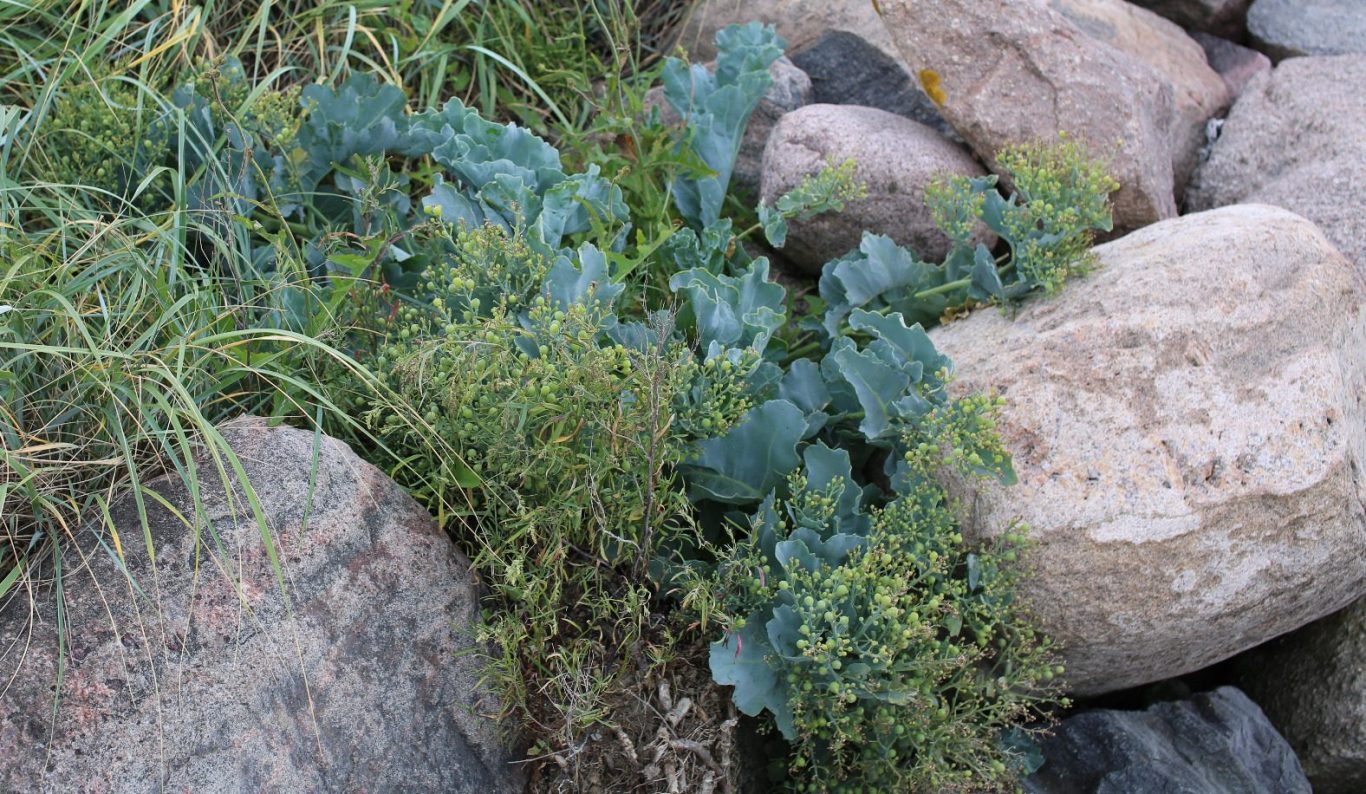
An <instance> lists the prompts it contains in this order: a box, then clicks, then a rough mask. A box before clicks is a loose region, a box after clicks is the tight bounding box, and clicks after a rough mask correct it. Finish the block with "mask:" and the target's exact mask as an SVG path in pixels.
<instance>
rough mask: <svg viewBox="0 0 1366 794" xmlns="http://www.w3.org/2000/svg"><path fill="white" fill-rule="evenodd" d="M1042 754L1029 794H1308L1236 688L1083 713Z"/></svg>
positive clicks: (1285, 751)
mask: <svg viewBox="0 0 1366 794" xmlns="http://www.w3.org/2000/svg"><path fill="white" fill-rule="evenodd" d="M1043 753H1044V765H1043V767H1042V768H1041V769H1039V771H1038V772H1036V773H1034V775H1032V776H1031V777H1029V778H1027V779H1026V780H1025V781H1024V790H1025V791H1026V792H1027V793H1028V794H1158V793H1159V792H1162V793H1163V794H1310V789H1309V781H1308V780H1306V779H1305V776H1304V770H1303V769H1301V767H1300V764H1299V761H1298V760H1297V759H1296V758H1295V753H1294V752H1292V751H1291V749H1290V745H1288V744H1286V741H1285V739H1284V738H1282V737H1281V735H1280V734H1278V733H1276V729H1275V728H1273V727H1272V726H1271V724H1270V723H1269V722H1267V719H1266V716H1265V715H1263V714H1262V712H1261V710H1260V709H1258V708H1257V704H1256V703H1253V702H1252V701H1251V700H1248V698H1247V696H1246V695H1244V694H1243V693H1242V692H1239V691H1238V690H1237V689H1234V688H1233V687H1221V688H1219V689H1216V690H1215V691H1213V692H1205V693H1201V694H1198V695H1196V696H1194V697H1192V698H1190V699H1189V700H1182V701H1175V702H1168V703H1158V704H1156V705H1154V706H1152V707H1150V708H1148V709H1146V710H1144V711H1116V710H1111V709H1104V710H1097V711H1085V712H1082V713H1080V714H1077V715H1075V716H1072V717H1068V718H1067V719H1065V720H1063V721H1062V724H1061V725H1059V726H1058V727H1057V729H1056V731H1055V732H1054V735H1053V736H1052V737H1050V738H1049V739H1047V740H1046V741H1044V742H1043ZM1359 790H1360V789H1358V791H1359Z"/></svg>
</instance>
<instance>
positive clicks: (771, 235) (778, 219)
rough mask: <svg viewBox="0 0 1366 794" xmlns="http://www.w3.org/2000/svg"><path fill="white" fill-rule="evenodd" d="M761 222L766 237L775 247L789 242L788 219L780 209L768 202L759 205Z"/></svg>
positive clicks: (780, 246)
mask: <svg viewBox="0 0 1366 794" xmlns="http://www.w3.org/2000/svg"><path fill="white" fill-rule="evenodd" d="M759 223H760V224H762V225H763V228H764V237H765V238H766V239H767V240H768V244H769V245H771V246H773V247H774V248H782V247H783V246H784V245H786V244H787V219H786V218H784V217H783V214H782V213H781V212H779V211H778V210H776V209H774V208H773V207H770V206H769V205H767V204H760V205H759Z"/></svg>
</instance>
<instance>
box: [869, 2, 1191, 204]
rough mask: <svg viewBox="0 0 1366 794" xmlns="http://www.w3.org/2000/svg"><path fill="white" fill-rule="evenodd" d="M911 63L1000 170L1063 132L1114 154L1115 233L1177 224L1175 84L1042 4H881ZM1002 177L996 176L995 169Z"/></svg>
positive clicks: (955, 121)
mask: <svg viewBox="0 0 1366 794" xmlns="http://www.w3.org/2000/svg"><path fill="white" fill-rule="evenodd" d="M880 5H881V8H882V12H883V21H884V22H885V23H886V26H887V29H888V31H889V32H890V33H891V35H892V39H893V40H894V41H895V42H896V44H897V46H898V48H899V49H900V50H901V54H902V56H903V57H904V58H905V60H906V62H907V63H908V64H910V66H911V67H912V69H913V70H914V71H915V73H916V74H918V75H921V77H922V80H924V79H928V80H931V81H933V82H935V83H936V85H935V89H936V90H935V91H932V92H930V93H931V96H937V97H938V99H939V101H940V111H941V113H942V114H943V116H944V118H945V119H947V120H948V122H949V123H950V124H952V125H953V128H954V129H956V130H957V131H958V133H959V134H960V135H962V136H963V138H964V140H966V141H967V142H968V144H969V145H970V146H971V147H972V148H973V150H974V151H975V152H976V153H977V154H978V155H980V156H982V157H984V158H986V159H987V160H988V165H990V166H994V161H993V160H992V158H994V157H995V156H996V154H997V152H999V151H1000V150H1001V149H1002V148H1004V147H1006V146H1009V145H1011V144H1016V143H1022V142H1029V141H1032V140H1036V139H1041V138H1042V139H1050V138H1052V137H1054V136H1056V135H1057V133H1058V132H1060V131H1066V132H1069V133H1071V134H1073V135H1075V136H1077V137H1079V138H1081V139H1082V140H1085V141H1086V142H1087V143H1089V144H1090V145H1091V147H1092V148H1093V149H1095V150H1096V151H1097V152H1098V153H1101V154H1104V155H1108V159H1109V161H1110V167H1111V173H1112V174H1113V175H1114V177H1115V178H1116V179H1118V180H1119V183H1120V189H1119V191H1118V192H1117V193H1116V194H1115V196H1114V207H1115V226H1116V228H1117V229H1118V230H1120V231H1127V230H1131V229H1136V228H1139V227H1141V226H1145V225H1147V224H1149V223H1153V222H1155V221H1158V220H1161V219H1163V218H1170V217H1172V216H1173V215H1175V214H1176V201H1175V198H1174V195H1173V188H1174V181H1173V174H1172V160H1173V157H1172V146H1171V140H1170V138H1171V133H1170V130H1171V128H1172V124H1173V120H1174V118H1176V117H1175V115H1174V106H1173V101H1174V100H1173V94H1172V88H1171V86H1170V85H1169V83H1168V82H1167V81H1166V80H1164V79H1163V78H1162V77H1161V75H1159V74H1158V73H1157V72H1155V71H1154V70H1153V69H1152V68H1151V67H1149V66H1148V65H1147V64H1145V63H1143V62H1142V61H1141V60H1139V59H1137V58H1134V57H1133V56H1131V55H1128V54H1126V53H1123V52H1121V51H1119V50H1117V49H1115V48H1114V47H1111V46H1109V45H1107V44H1105V43H1104V42H1101V41H1098V40H1096V39H1095V38H1093V37H1091V36H1089V35H1088V34H1086V33H1085V32H1083V31H1082V30H1081V29H1080V28H1078V27H1077V26H1076V25H1075V24H1074V23H1073V22H1071V21H1070V20H1068V19H1067V17H1065V16H1064V15H1063V14H1061V13H1060V12H1058V11H1055V10H1053V9H1052V8H1050V7H1049V6H1048V4H1047V3H1046V2H1045V0H881V3H880ZM993 170H995V169H994V168H993Z"/></svg>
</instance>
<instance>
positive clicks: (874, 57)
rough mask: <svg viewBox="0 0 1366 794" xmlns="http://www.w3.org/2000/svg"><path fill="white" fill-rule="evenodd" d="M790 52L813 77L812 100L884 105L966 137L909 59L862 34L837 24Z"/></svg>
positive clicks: (949, 134)
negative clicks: (925, 86)
mask: <svg viewBox="0 0 1366 794" xmlns="http://www.w3.org/2000/svg"><path fill="white" fill-rule="evenodd" d="M791 57H792V62H793V63H795V64H796V65H797V66H798V67H799V68H800V69H801V70H802V71H803V72H806V74H807V76H808V77H810V78H811V102H812V104H818V105H862V106H863V107H870V108H877V109H878V110H885V111H887V112H888V113H895V114H897V115H898V116H905V117H906V118H908V119H911V120H912V121H918V122H920V123H921V124H924V125H925V126H927V127H933V128H934V129H936V130H938V131H939V132H940V133H942V134H944V135H945V136H947V137H948V138H950V139H951V140H953V141H956V142H958V143H962V142H963V139H962V138H960V137H959V136H958V133H956V132H954V130H953V127H951V126H949V123H948V122H947V121H945V120H944V117H943V116H941V115H939V111H938V110H936V109H935V107H934V103H933V102H931V101H930V98H929V97H927V96H925V92H924V91H921V90H920V86H919V85H917V83H916V81H915V79H914V78H913V77H912V76H911V74H910V73H909V72H908V71H907V70H906V65H905V64H904V63H902V62H901V61H900V60H897V59H894V58H892V56H890V55H888V54H887V53H885V52H883V51H882V50H880V49H878V48H877V47H875V46H873V45H872V44H870V43H868V42H867V41H866V40H864V39H863V37H861V36H858V35H856V34H853V33H850V32H848V31H844V30H832V31H829V32H827V33H826V34H825V35H823V36H821V37H820V38H819V39H817V40H815V41H814V42H812V43H810V44H808V45H807V46H805V47H803V48H802V49H800V50H798V51H796V52H794V53H792V56H791Z"/></svg>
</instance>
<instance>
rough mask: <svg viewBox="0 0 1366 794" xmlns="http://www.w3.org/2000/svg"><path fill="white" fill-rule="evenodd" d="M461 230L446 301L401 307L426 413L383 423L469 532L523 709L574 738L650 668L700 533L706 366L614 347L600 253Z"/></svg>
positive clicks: (433, 294)
mask: <svg viewBox="0 0 1366 794" xmlns="http://www.w3.org/2000/svg"><path fill="white" fill-rule="evenodd" d="M443 229H444V230H445V231H446V233H448V235H449V237H448V239H449V241H450V243H451V244H452V245H453V246H454V248H455V256H454V258H453V259H451V260H448V261H446V262H443V263H442V264H440V265H437V266H434V267H432V268H430V269H429V270H427V271H425V272H424V273H423V279H424V280H423V282H422V283H421V289H422V290H423V293H422V294H423V295H424V296H425V297H428V300H427V301H426V305H414V306H400V307H399V308H397V309H396V310H395V311H393V312H392V315H391V317H392V319H391V320H389V321H388V323H387V334H386V341H385V342H384V344H383V345H381V346H380V348H379V350H378V358H377V359H376V365H377V366H378V367H380V369H381V379H382V382H384V383H385V384H386V385H388V386H389V387H391V388H392V389H393V390H394V392H395V394H396V395H397V397H398V398H399V399H400V400H402V401H403V402H405V403H406V404H408V405H411V406H413V407H414V409H415V410H416V412H417V413H418V415H419V416H420V417H421V419H420V421H419V422H418V423H417V424H416V425H410V424H409V423H408V422H406V421H404V420H403V419H401V418H399V417H396V416H394V415H393V414H392V413H391V412H389V411H387V410H386V409H384V408H383V407H382V406H381V407H380V408H377V409H375V410H374V411H373V412H372V413H370V414H369V415H368V420H369V421H370V422H371V424H372V426H373V427H374V429H375V432H376V434H377V435H378V436H379V437H381V438H382V439H384V441H385V442H386V443H387V444H388V445H389V446H390V447H391V448H393V449H395V450H397V451H399V452H400V454H401V455H402V459H401V460H399V461H393V462H391V465H390V466H389V468H390V470H391V471H392V472H394V474H395V476H397V477H398V479H399V480H400V481H401V482H405V483H406V484H408V485H410V486H411V487H412V489H413V491H414V493H416V494H418V495H419V496H423V497H425V498H426V500H427V501H428V503H429V504H430V505H432V506H433V509H434V512H436V513H437V515H438V516H439V517H440V518H441V519H442V520H443V521H444V522H446V523H447V524H449V525H451V526H460V527H462V530H461V531H460V533H459V534H460V535H461V536H462V537H465V538H467V543H468V546H469V548H470V553H471V557H472V560H473V562H474V565H475V568H476V570H477V571H479V573H480V576H481V579H482V580H483V581H484V583H485V584H486V586H488V588H489V589H490V594H491V600H490V601H489V608H488V609H487V611H486V613H485V623H484V626H483V627H482V629H481V636H482V637H483V638H484V639H485V640H487V641H491V642H492V643H493V644H494V645H495V646H496V648H497V652H496V653H495V654H494V656H493V664H492V667H491V670H492V672H493V673H494V681H495V683H496V684H497V685H498V687H499V689H501V690H502V692H503V694H504V704H505V706H506V708H508V709H509V710H510V711H512V712H514V713H516V714H518V715H519V716H520V717H521V718H522V719H523V720H524V721H526V722H529V723H531V724H535V725H538V726H539V730H538V731H537V732H536V733H537V735H538V738H540V740H541V741H550V742H559V743H561V744H562V745H565V746H567V745H568V744H569V743H570V742H572V741H573V740H575V739H576V738H577V736H579V735H580V734H581V733H582V732H583V731H585V730H587V729H588V728H590V727H592V726H593V725H595V724H598V723H600V722H601V721H602V720H603V719H604V718H605V715H604V714H603V703H604V702H605V701H604V698H605V697H606V696H607V695H609V694H611V693H612V692H615V691H618V690H619V689H620V687H619V686H614V684H615V682H616V681H617V680H618V679H620V678H621V677H622V676H623V675H634V674H636V672H637V671H636V670H635V668H634V667H633V666H631V665H627V664H623V660H625V659H631V658H636V657H637V656H638V655H639V649H640V645H641V644H642V643H644V642H646V641H647V639H649V638H647V636H646V635H647V633H648V632H647V628H648V623H649V620H648V619H649V616H650V614H651V609H650V602H651V599H652V590H651V588H649V586H648V584H649V582H648V578H647V577H646V575H645V574H646V570H647V566H648V564H649V562H650V560H651V559H652V558H653V557H654V556H655V555H656V554H657V553H658V550H659V548H660V547H661V545H662V544H667V543H670V542H672V541H673V539H674V538H675V536H677V535H678V534H679V533H680V532H686V531H687V529H688V523H687V513H688V509H687V503H686V500H685V499H684V498H683V495H682V493H681V492H680V491H679V489H677V488H676V487H674V486H673V481H672V479H673V474H672V472H671V470H670V465H671V463H672V461H674V460H676V459H677V457H678V450H677V448H678V445H679V444H680V443H681V441H680V430H679V429H678V428H676V427H671V419H672V417H673V415H674V410H675V409H674V404H675V401H676V399H677V395H678V394H679V393H680V392H681V391H682V390H683V388H684V387H685V385H686V384H687V382H688V381H689V379H690V377H691V374H692V365H691V363H690V360H689V359H688V358H687V357H686V356H685V355H682V354H683V352H684V351H682V350H680V349H679V348H677V347H676V346H674V345H671V344H665V343H661V344H659V345H658V346H654V347H650V348H647V349H640V350H630V349H627V348H626V347H624V346H621V345H612V344H603V343H602V337H603V332H604V330H605V329H607V328H610V327H611V326H612V325H613V323H614V316H613V314H612V301H613V299H614V298H615V297H616V295H617V294H619V293H620V287H619V286H617V285H613V284H612V283H611V282H610V280H609V278H608V274H607V270H606V262H605V259H604V258H603V257H602V255H601V253H600V252H599V251H597V249H595V248H593V247H591V246H589V245H585V246H583V247H582V248H580V249H579V250H578V251H577V252H576V253H575V256H574V257H573V259H574V262H571V260H570V259H567V258H564V257H560V258H557V259H555V260H554V261H553V262H552V260H551V258H550V257H549V256H548V255H547V254H545V253H543V252H537V251H536V250H535V249H534V248H533V247H532V246H531V245H529V244H528V242H527V241H526V239H525V238H523V237H521V236H520V233H518V232H513V233H509V232H507V231H504V230H503V229H501V228H498V227H496V226H488V225H486V226H482V227H478V228H475V229H470V230H465V231H459V227H458V226H457V225H455V224H443ZM576 265H577V266H576ZM491 287H492V288H493V289H490V288H491ZM480 296H488V297H483V298H481V297H480ZM378 308H379V310H380V312H381V313H384V312H388V311H390V310H389V308H388V306H387V305H384V304H381V305H380V306H379V307H378ZM432 438H437V439H441V440H442V442H444V443H449V444H450V446H451V447H452V448H454V450H456V451H457V453H456V454H455V455H450V454H448V453H447V452H446V451H445V450H443V449H442V448H441V446H439V445H437V444H433V443H432V441H431V439H432ZM556 690H558V692H559V694H558V695H556V694H552V692H555V691H556Z"/></svg>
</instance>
